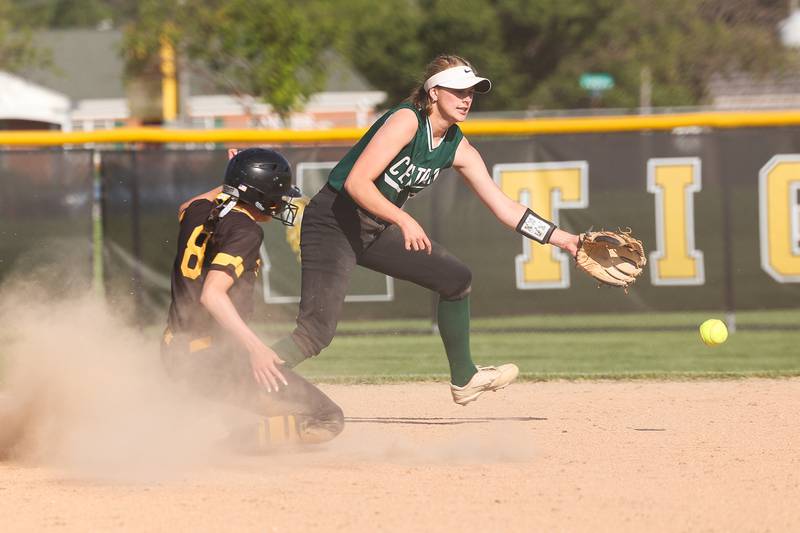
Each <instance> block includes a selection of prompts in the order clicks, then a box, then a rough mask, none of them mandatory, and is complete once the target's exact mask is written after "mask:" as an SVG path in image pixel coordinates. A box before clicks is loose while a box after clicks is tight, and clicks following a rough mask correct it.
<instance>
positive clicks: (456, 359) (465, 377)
mask: <svg viewBox="0 0 800 533" xmlns="http://www.w3.org/2000/svg"><path fill="white" fill-rule="evenodd" d="M436 315H437V319H438V320H439V334H440V335H441V336H442V342H444V350H445V351H446V352H447V361H448V363H450V381H451V382H452V383H453V385H455V386H456V387H463V386H464V385H466V384H467V383H469V380H470V379H472V376H474V375H475V372H477V371H478V370H477V369H476V368H475V364H474V363H473V362H472V355H470V351H469V296H467V297H465V298H462V299H461V300H442V299H439V305H438V306H437V310H436Z"/></svg>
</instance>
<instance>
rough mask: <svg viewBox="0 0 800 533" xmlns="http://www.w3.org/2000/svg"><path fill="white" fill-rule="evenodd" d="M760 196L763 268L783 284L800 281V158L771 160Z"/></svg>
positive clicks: (784, 156)
mask: <svg viewBox="0 0 800 533" xmlns="http://www.w3.org/2000/svg"><path fill="white" fill-rule="evenodd" d="M758 197H759V198H758V208H759V214H758V218H759V230H760V238H761V268H763V269H764V271H765V272H766V273H767V274H769V275H770V276H771V277H772V279H774V280H775V281H777V282H779V283H797V282H800V155H797V154H780V155H776V156H775V157H773V158H772V159H770V160H769V161H768V162H767V164H766V165H764V166H763V167H762V168H761V171H760V172H759V173H758Z"/></svg>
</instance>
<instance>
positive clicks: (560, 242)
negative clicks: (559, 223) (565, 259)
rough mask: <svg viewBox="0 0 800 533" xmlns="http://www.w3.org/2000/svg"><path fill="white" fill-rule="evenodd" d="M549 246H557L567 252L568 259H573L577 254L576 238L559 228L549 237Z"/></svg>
mask: <svg viewBox="0 0 800 533" xmlns="http://www.w3.org/2000/svg"><path fill="white" fill-rule="evenodd" d="M550 244H552V245H553V246H558V247H559V248H561V249H562V250H564V251H565V252H567V253H568V254H569V255H570V257H575V255H576V254H577V253H578V236H577V235H573V234H572V233H568V232H566V231H564V230H561V229H559V228H556V229H555V231H553V234H552V235H551V236H550Z"/></svg>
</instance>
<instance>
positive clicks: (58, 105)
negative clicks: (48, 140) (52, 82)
mask: <svg viewBox="0 0 800 533" xmlns="http://www.w3.org/2000/svg"><path fill="white" fill-rule="evenodd" d="M69 112H70V101H69V98H67V97H66V96H64V95H63V94H60V93H57V92H55V91H51V90H50V89H46V88H44V87H42V86H40V85H36V84H35V83H31V82H30V81H27V80H25V79H23V78H20V77H17V76H14V75H13V74H9V73H8V72H2V71H0V119H6V120H9V119H11V120H34V121H37V122H46V123H49V124H57V125H58V126H59V127H60V128H61V129H62V130H67V129H69V128H70V121H69Z"/></svg>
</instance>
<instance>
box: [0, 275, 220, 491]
mask: <svg viewBox="0 0 800 533" xmlns="http://www.w3.org/2000/svg"><path fill="white" fill-rule="evenodd" d="M49 281H50V282H52V281H53V280H52V279H51V280H49ZM52 286H53V285H52V283H49V282H47V281H45V282H42V280H41V279H40V278H37V277H36V276H33V278H30V277H29V278H27V279H20V278H19V277H18V276H17V277H16V279H15V280H14V281H12V282H6V283H4V284H3V285H2V286H0V325H2V326H0V369H1V370H2V372H0V383H2V385H0V457H5V458H7V459H13V460H18V461H22V462H32V463H35V464H43V465H48V466H54V467H61V468H65V469H68V470H70V471H73V472H75V473H78V474H83V475H87V476H94V477H97V478H112V479H131V480H139V479H152V478H160V477H162V476H165V475H169V473H170V472H173V473H179V472H180V471H182V470H183V469H186V468H191V467H194V466H197V465H201V464H204V463H206V462H207V461H209V460H211V459H212V458H213V457H214V454H215V453H218V444H217V443H218V442H219V441H220V439H221V438H222V437H224V435H225V430H224V427H223V424H222V423H221V414H222V412H221V411H220V409H221V407H219V406H217V405H216V404H212V403H209V402H206V401H204V400H202V399H201V398H198V397H197V396H195V395H192V394H191V393H189V392H188V391H186V390H184V389H182V388H180V387H179V386H177V385H176V384H175V383H173V382H170V381H169V379H168V378H167V377H166V376H165V374H164V373H163V370H162V368H161V363H160V360H159V356H158V345H157V342H158V340H157V335H154V334H153V333H151V334H150V335H144V334H143V333H141V332H140V331H139V330H137V329H135V328H132V327H130V326H128V325H126V323H124V322H123V320H121V319H120V318H118V315H117V314H116V313H115V312H114V310H113V309H111V308H110V307H109V306H108V304H106V303H105V302H104V301H103V300H102V299H101V298H97V297H95V296H93V295H92V294H91V292H90V291H86V290H70V289H64V286H65V285H64V283H61V284H60V287H61V288H62V290H60V291H56V293H54V291H53V290H51V288H52ZM54 294H55V295H54Z"/></svg>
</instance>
